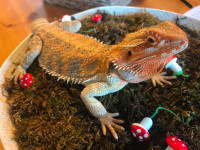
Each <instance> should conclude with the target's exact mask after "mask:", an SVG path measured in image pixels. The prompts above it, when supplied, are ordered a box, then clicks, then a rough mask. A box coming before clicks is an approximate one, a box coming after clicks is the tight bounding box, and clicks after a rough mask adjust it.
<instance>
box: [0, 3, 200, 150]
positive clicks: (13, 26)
mask: <svg viewBox="0 0 200 150" xmlns="http://www.w3.org/2000/svg"><path fill="white" fill-rule="evenodd" d="M188 2H190V3H191V4H192V5H193V6H194V7H195V6H197V5H199V4H200V1H199V0H188ZM0 3H1V4H0V10H1V13H0V66H1V65H2V64H3V62H4V61H5V59H6V58H7V57H8V56H9V55H10V54H11V52H12V51H13V50H14V49H15V48H16V47H17V45H19V44H20V43H21V42H22V40H23V39H25V38H26V37H27V36H28V35H29V34H30V33H31V31H30V25H31V23H32V21H33V20H35V19H37V18H41V17H44V18H46V19H48V20H49V21H50V22H51V21H53V20H55V19H56V18H60V17H61V16H63V15H64V14H68V15H72V14H74V13H77V12H79V11H76V10H70V9H67V8H64V7H60V6H53V5H50V4H47V3H45V2H43V0H0ZM129 6H137V7H145V8H156V9H162V10H167V11H172V12H176V13H180V14H183V13H185V12H186V11H188V10H190V8H189V7H188V6H186V5H185V4H184V3H183V2H182V1H181V0H132V2H131V3H130V5H129ZM0 150H3V147H2V144H1V142H0Z"/></svg>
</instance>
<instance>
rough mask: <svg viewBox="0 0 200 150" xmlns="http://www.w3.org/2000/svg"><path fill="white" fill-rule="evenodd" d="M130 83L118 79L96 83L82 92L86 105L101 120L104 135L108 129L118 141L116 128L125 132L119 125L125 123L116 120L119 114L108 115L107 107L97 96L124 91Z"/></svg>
mask: <svg viewBox="0 0 200 150" xmlns="http://www.w3.org/2000/svg"><path fill="white" fill-rule="evenodd" d="M127 84H128V82H126V81H124V80H120V79H117V80H116V81H115V82H110V83H108V82H96V83H92V84H90V85H88V86H86V87H85V88H84V89H83V91H82V92H81V98H82V100H83V102H84V103H85V105H86V107H87V108H88V110H89V111H90V113H91V114H92V115H93V116H94V117H96V118H98V119H99V121H100V122H101V126H102V131H103V134H104V135H105V134H106V127H108V129H109V130H110V131H111V133H112V135H113V136H114V138H115V139H118V136H117V133H116V132H115V130H114V128H113V127H115V128H118V129H120V130H124V128H123V127H122V126H119V125H117V124H118V123H119V124H121V123H123V121H122V120H119V119H114V118H113V117H115V116H118V115H119V114H118V113H108V112H107V111H106V109H105V107H104V106H103V105H102V104H101V102H99V101H98V100H97V99H96V98H95V96H103V95H106V94H109V93H113V92H116V91H118V90H120V89H122V88H123V87H124V86H125V85H127Z"/></svg>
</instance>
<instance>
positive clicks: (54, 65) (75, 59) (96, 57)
mask: <svg viewBox="0 0 200 150" xmlns="http://www.w3.org/2000/svg"><path fill="white" fill-rule="evenodd" d="M32 32H33V34H34V35H38V36H40V37H41V39H42V42H43V46H42V51H41V54H40V56H39V64H40V66H41V67H42V68H44V69H45V70H46V71H47V72H48V73H49V74H51V75H53V76H57V77H58V78H61V79H64V80H67V81H72V82H79V83H83V82H86V81H88V80H90V79H92V78H94V77H96V76H98V75H100V74H103V73H107V72H108V68H109V64H110V60H109V59H108V57H107V56H109V54H110V53H111V46H109V45H103V44H101V43H100V42H98V41H97V40H95V39H92V38H90V37H86V36H83V35H81V34H77V33H76V34H74V33H71V32H68V31H64V30H62V29H61V28H59V27H57V26H55V25H50V24H49V23H48V22H47V20H45V19H39V20H36V21H35V22H34V23H33V24H32Z"/></svg>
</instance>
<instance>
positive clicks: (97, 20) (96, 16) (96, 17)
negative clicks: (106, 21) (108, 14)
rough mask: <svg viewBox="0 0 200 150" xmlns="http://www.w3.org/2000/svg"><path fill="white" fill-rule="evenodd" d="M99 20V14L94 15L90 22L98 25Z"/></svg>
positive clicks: (100, 17)
mask: <svg viewBox="0 0 200 150" xmlns="http://www.w3.org/2000/svg"><path fill="white" fill-rule="evenodd" d="M101 19H102V16H101V15H100V14H96V15H94V16H93V18H92V21H94V22H97V23H99V22H101Z"/></svg>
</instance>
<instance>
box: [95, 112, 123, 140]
mask: <svg viewBox="0 0 200 150" xmlns="http://www.w3.org/2000/svg"><path fill="white" fill-rule="evenodd" d="M118 115H119V113H106V114H105V115H104V116H102V117H100V118H98V119H99V121H100V122H101V127H102V131H103V134H104V135H106V127H107V128H108V129H109V130H110V132H111V133H112V135H113V137H114V138H115V139H116V140H117V139H118V135H117V133H116V131H115V129H114V128H117V129H120V130H124V128H123V127H122V126H120V125H117V124H122V123H124V121H123V120H119V119H114V118H113V117H116V116H118ZM113 127H114V128H113Z"/></svg>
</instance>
